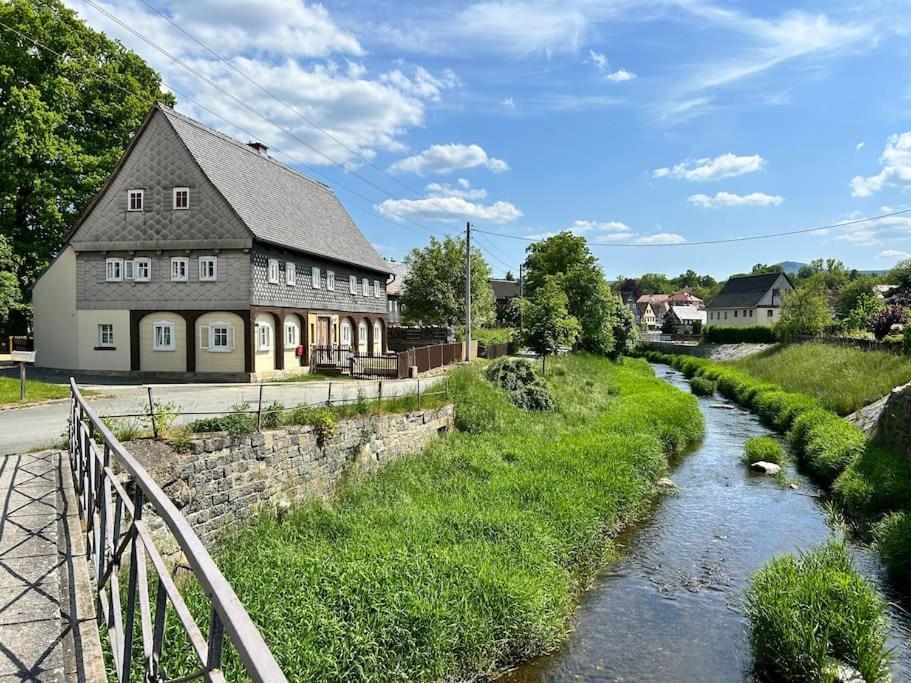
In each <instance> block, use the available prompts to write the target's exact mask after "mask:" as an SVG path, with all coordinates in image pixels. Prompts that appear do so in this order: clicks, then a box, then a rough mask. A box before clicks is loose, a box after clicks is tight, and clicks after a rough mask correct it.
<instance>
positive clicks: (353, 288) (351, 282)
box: [348, 275, 357, 294]
mask: <svg viewBox="0 0 911 683" xmlns="http://www.w3.org/2000/svg"><path fill="white" fill-rule="evenodd" d="M348 289H349V291H350V292H351V293H352V294H357V277H355V276H354V275H352V276H351V277H349V278H348Z"/></svg>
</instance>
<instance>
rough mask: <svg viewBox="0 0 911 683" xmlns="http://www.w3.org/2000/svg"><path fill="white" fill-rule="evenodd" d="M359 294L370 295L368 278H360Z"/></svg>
mask: <svg viewBox="0 0 911 683" xmlns="http://www.w3.org/2000/svg"><path fill="white" fill-rule="evenodd" d="M361 294H363V295H364V296H370V280H368V279H367V278H364V279H363V280H361Z"/></svg>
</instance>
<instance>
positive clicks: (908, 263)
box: [886, 258, 911, 295]
mask: <svg viewBox="0 0 911 683" xmlns="http://www.w3.org/2000/svg"><path fill="white" fill-rule="evenodd" d="M886 279H887V280H888V283H889V284H890V285H898V288H899V290H900V291H901V292H902V293H903V294H905V295H911V258H909V259H905V260H904V261H900V262H899V263H897V264H895V267H893V268H892V270H890V271H889V275H888V277H887V278H886Z"/></svg>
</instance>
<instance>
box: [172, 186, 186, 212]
mask: <svg viewBox="0 0 911 683" xmlns="http://www.w3.org/2000/svg"><path fill="white" fill-rule="evenodd" d="M173 199H174V208H175V209H189V208H190V188H189V187H175V188H174V196H173Z"/></svg>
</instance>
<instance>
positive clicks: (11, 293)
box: [0, 235, 22, 327]
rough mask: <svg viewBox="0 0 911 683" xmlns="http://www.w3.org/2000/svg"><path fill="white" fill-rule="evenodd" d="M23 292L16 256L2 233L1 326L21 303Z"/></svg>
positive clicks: (0, 257)
mask: <svg viewBox="0 0 911 683" xmlns="http://www.w3.org/2000/svg"><path fill="white" fill-rule="evenodd" d="M21 300H22V292H21V290H20V289H19V280H18V278H17V277H16V258H15V256H13V248H12V247H11V246H10V243H9V240H8V239H7V238H6V236H5V235H0V327H3V326H5V325H6V323H7V321H8V320H9V317H10V313H11V312H12V311H14V310H16V309H17V308H18V307H19V306H20V305H21V304H20V302H21Z"/></svg>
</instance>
